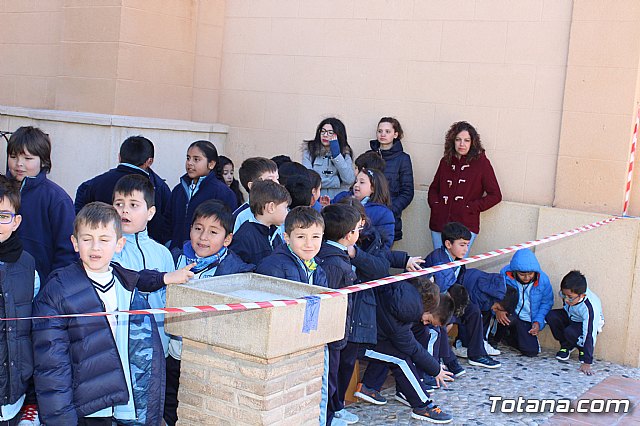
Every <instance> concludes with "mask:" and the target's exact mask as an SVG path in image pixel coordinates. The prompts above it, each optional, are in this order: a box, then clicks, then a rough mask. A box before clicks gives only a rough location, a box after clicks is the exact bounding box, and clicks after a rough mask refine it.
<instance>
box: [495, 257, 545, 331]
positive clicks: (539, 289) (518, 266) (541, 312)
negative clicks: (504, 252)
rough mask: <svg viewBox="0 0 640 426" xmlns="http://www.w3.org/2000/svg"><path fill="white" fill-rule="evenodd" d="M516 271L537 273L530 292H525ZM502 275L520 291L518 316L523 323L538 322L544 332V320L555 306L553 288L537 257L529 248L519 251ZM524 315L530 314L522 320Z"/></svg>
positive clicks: (508, 283) (502, 271)
mask: <svg viewBox="0 0 640 426" xmlns="http://www.w3.org/2000/svg"><path fill="white" fill-rule="evenodd" d="M516 271H520V272H536V278H534V281H533V283H532V284H529V285H530V286H531V290H530V292H528V291H526V292H525V286H524V285H523V284H520V282H518V280H516V275H515V273H516ZM500 274H501V275H502V276H503V277H504V279H505V282H506V283H507V285H510V286H511V287H514V288H515V289H516V290H518V301H519V302H518V308H517V309H516V315H518V317H519V318H520V319H521V320H523V321H528V322H532V323H533V322H537V323H538V324H540V330H542V329H543V328H544V325H545V320H544V318H545V317H546V316H547V314H548V313H549V311H550V310H551V307H552V306H553V288H552V287H551V282H550V281H549V277H548V276H547V274H545V273H544V272H542V269H541V268H540V263H538V259H537V258H536V255H535V254H533V252H532V251H531V250H529V249H528V248H525V249H522V250H519V251H517V252H516V254H514V255H513V258H511V263H509V265H507V266H505V267H504V268H502V270H501V271H500ZM527 293H528V296H527ZM523 314H525V315H526V314H528V315H526V317H528V318H522V317H523Z"/></svg>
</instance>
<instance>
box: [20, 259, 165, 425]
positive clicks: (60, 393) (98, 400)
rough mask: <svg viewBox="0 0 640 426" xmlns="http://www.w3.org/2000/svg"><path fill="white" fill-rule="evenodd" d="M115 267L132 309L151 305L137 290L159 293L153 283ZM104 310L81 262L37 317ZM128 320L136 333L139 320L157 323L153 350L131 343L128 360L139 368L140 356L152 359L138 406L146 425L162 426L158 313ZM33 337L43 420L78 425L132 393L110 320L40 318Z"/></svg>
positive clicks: (53, 280)
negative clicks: (84, 418) (136, 359)
mask: <svg viewBox="0 0 640 426" xmlns="http://www.w3.org/2000/svg"><path fill="white" fill-rule="evenodd" d="M111 266H112V267H113V271H114V274H115V275H116V277H117V278H118V280H119V281H120V283H121V284H122V285H123V286H124V287H125V288H126V289H127V290H128V291H132V292H133V295H132V300H131V309H142V308H143V307H144V306H145V304H144V303H143V302H144V298H143V296H142V295H141V294H140V293H139V292H138V291H136V289H138V290H140V291H144V292H152V291H156V290H159V288H160V287H158V286H157V285H154V286H148V284H150V283H151V281H149V282H142V280H139V279H138V278H139V275H138V274H137V273H136V272H134V271H130V270H128V269H124V268H122V267H121V266H119V265H118V264H115V263H112V264H111ZM146 307H148V304H147V305H146ZM100 311H104V308H103V304H102V301H101V300H100V297H99V296H98V294H97V292H96V290H95V288H94V287H93V285H92V284H91V282H90V281H89V278H88V277H87V275H86V273H85V271H84V269H83V266H82V264H81V263H80V262H76V263H74V264H72V265H69V266H67V267H66V268H61V269H58V270H56V271H55V272H54V273H53V274H52V275H51V277H50V279H49V282H48V283H47V285H45V286H44V287H43V288H42V289H41V290H40V292H39V293H38V295H37V296H36V299H35V301H34V304H33V314H34V316H46V315H58V314H69V313H77V312H100ZM129 322H130V333H134V328H133V327H137V328H139V329H140V328H142V327H141V325H142V324H138V322H150V324H152V326H151V327H150V328H149V330H150V334H151V340H152V343H150V346H151V348H150V347H147V348H146V349H145V348H142V347H140V346H141V344H142V343H144V341H143V340H142V339H130V343H129V354H128V357H129V361H130V363H131V365H132V366H133V365H134V358H136V357H137V355H144V358H148V357H149V354H151V355H152V356H151V362H150V365H149V372H148V373H149V374H147V375H146V376H145V377H146V379H147V381H146V383H145V384H146V386H145V391H144V392H143V394H140V395H135V393H136V391H135V389H134V401H135V403H136V408H138V407H140V406H141V405H142V403H144V404H145V408H146V409H147V412H146V414H147V416H146V418H147V420H146V422H145V425H149V426H151V425H157V424H159V423H160V422H161V420H162V411H163V410H162V407H163V405H164V382H165V366H164V352H163V349H162V343H161V341H160V336H159V335H158V330H157V327H156V326H155V320H154V318H153V315H149V316H147V315H144V316H143V315H135V316H132V317H130V320H129ZM135 333H137V332H135ZM32 334H33V353H34V359H35V364H34V381H35V387H36V393H37V397H38V405H39V410H40V416H41V418H42V419H43V420H44V422H45V423H46V424H47V425H50V426H58V425H64V426H67V425H76V424H77V422H78V418H79V417H83V416H86V415H88V414H92V413H95V412H97V411H99V410H102V409H104V408H108V407H112V406H114V405H120V404H126V403H127V401H128V400H129V392H128V389H127V384H126V381H125V376H124V371H123V368H122V363H121V361H120V355H119V353H118V348H117V347H116V342H115V340H114V337H113V334H112V332H111V328H110V326H109V322H108V320H107V317H105V316H100V317H76V318H51V319H39V320H33V331H32ZM143 349H144V350H143ZM135 366H136V367H138V364H135Z"/></svg>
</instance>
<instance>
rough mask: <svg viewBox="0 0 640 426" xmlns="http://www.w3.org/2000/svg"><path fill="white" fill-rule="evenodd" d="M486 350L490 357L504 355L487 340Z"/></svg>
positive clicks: (485, 342)
mask: <svg viewBox="0 0 640 426" xmlns="http://www.w3.org/2000/svg"><path fill="white" fill-rule="evenodd" d="M484 350H485V351H487V355H489V356H496V355H500V354H501V353H502V352H500V350H499V349H496V348H494V347H493V346H491V345H490V344H489V342H487V341H486V340H485V341H484Z"/></svg>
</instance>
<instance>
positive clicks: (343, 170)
mask: <svg viewBox="0 0 640 426" xmlns="http://www.w3.org/2000/svg"><path fill="white" fill-rule="evenodd" d="M302 150H303V153H302V164H303V165H304V166H305V167H306V168H308V169H312V170H315V171H316V172H318V173H319V174H320V176H321V177H322V190H321V193H322V195H327V196H329V198H333V197H335V196H336V194H338V193H340V192H342V191H346V190H348V189H349V187H350V186H351V184H352V183H353V181H354V179H355V175H354V170H353V160H352V155H353V151H352V150H351V147H350V146H349V143H348V142H347V131H346V129H345V127H344V124H343V123H342V121H340V120H338V119H337V118H334V117H330V118H325V119H324V120H322V121H321V122H320V124H318V127H317V128H316V137H315V138H314V139H312V140H309V141H305V142H304V144H303V148H302Z"/></svg>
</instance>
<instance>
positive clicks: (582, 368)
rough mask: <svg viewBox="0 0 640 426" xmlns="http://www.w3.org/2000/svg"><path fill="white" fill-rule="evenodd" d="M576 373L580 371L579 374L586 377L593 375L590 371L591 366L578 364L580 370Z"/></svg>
mask: <svg viewBox="0 0 640 426" xmlns="http://www.w3.org/2000/svg"><path fill="white" fill-rule="evenodd" d="M578 371H580V372H581V373H584V374H586V375H587V376H593V374H594V373H595V372H594V371H593V370H592V369H591V364H587V363H584V362H583V363H582V364H580V368H578Z"/></svg>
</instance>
